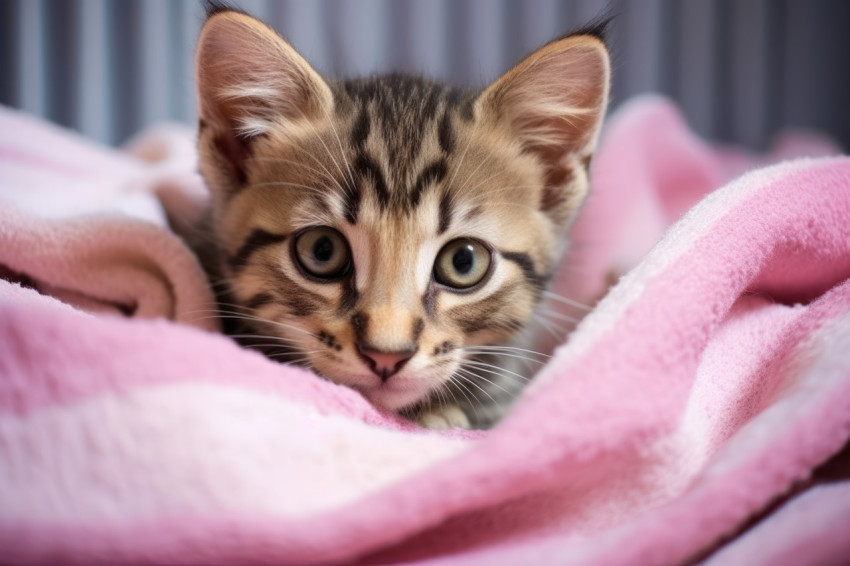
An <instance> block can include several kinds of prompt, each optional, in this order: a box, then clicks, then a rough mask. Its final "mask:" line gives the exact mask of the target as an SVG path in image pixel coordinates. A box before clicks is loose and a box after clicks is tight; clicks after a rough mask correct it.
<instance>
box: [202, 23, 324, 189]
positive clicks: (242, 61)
mask: <svg viewBox="0 0 850 566" xmlns="http://www.w3.org/2000/svg"><path fill="white" fill-rule="evenodd" d="M195 69H196V82H197V88H198V112H199V115H200V130H201V131H200V138H201V139H200V143H201V151H202V154H203V151H204V145H205V143H207V144H211V146H210V149H211V150H212V151H214V152H217V153H218V154H219V157H220V158H221V160H222V163H223V166H224V167H223V168H226V169H227V171H221V172H222V173H225V176H226V177H229V181H230V183H229V184H231V185H234V186H239V185H241V184H244V183H245V181H246V173H245V168H244V161H245V159H246V157H247V156H248V155H250V151H251V143H252V142H253V141H254V140H255V139H256V138H257V137H258V136H263V135H265V134H266V133H267V132H268V131H269V130H270V129H271V128H272V126H273V125H276V124H281V123H283V122H288V121H293V122H294V121H300V120H309V119H311V118H315V117H316V116H317V115H319V113H325V112H329V111H330V108H331V107H332V105H333V95H332V93H331V90H330V87H329V86H328V84H327V83H326V82H325V81H324V80H323V79H322V77H321V76H320V75H319V74H318V73H317V72H316V71H315V70H313V68H312V67H311V66H310V64H309V63H308V62H307V61H306V60H305V59H304V58H303V57H301V55H299V54H298V53H297V52H296V51H295V49H293V48H292V46H291V45H289V44H288V43H287V42H286V41H285V40H284V39H283V38H282V37H280V36H279V35H278V34H277V33H276V32H275V31H274V30H273V29H272V28H270V27H269V26H267V25H266V24H264V23H263V22H261V21H259V20H257V19H255V18H252V17H251V16H248V15H247V14H243V13H241V12H237V11H232V10H221V11H216V12H213V13H212V14H211V15H210V16H209V18H208V19H207V21H206V22H205V23H204V26H203V28H202V30H201V35H200V39H199V40H198V48H197V51H196V53H195ZM207 136H208V139H205V137H207ZM202 165H203V164H202ZM215 189H216V187H213V190H215Z"/></svg>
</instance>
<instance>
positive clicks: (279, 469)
mask: <svg viewBox="0 0 850 566" xmlns="http://www.w3.org/2000/svg"><path fill="white" fill-rule="evenodd" d="M11 131H14V132H15V133H14V134H12V133H10V132H11ZM192 140H193V136H192V134H191V133H190V132H189V131H188V130H187V129H185V128H181V127H177V126H173V125H163V126H160V127H157V128H155V129H153V130H150V131H148V132H145V133H142V134H140V136H139V137H137V138H135V139H134V140H132V141H131V142H130V144H128V146H127V147H126V148H125V150H124V151H115V150H108V149H105V148H101V147H98V146H96V145H94V144H91V143H90V142H87V141H85V140H82V139H80V138H78V137H76V136H74V135H72V134H70V133H67V132H64V131H62V130H59V129H58V128H56V127H55V126H52V125H50V124H45V123H43V122H39V121H38V120H36V119H35V118H31V117H29V116H26V115H23V114H20V113H16V112H13V111H11V110H5V109H2V110H0V274H2V277H0V562H2V563H10V564H51V563H55V562H56V561H62V562H66V563H85V564H120V563H126V564H131V563H132V564H140V563H149V564H197V563H204V564H222V565H225V564H233V563H240V564H376V563H380V564H400V563H404V564H422V565H436V564H452V565H467V564H468V565H472V564H488V565H491V564H492V565H497V566H498V565H502V564H504V565H512V564H583V565H584V564H589V565H595V564H598V565H600V566H602V565H604V566H608V565H617V564H623V565H630V564H660V565H665V564H670V565H673V564H683V563H694V562H697V561H699V562H701V563H704V564H708V565H711V566H717V565H726V564H765V565H767V564H771V565H773V564H778V565H780V566H783V565H789V566H790V565H793V564H800V563H806V564H815V565H828V564H836V563H841V561H842V560H844V558H845V557H846V556H847V553H848V551H850V548H848V544H847V540H848V539H847V537H846V533H847V532H848V529H850V495H848V494H849V493H850V492H848V489H847V486H848V485H850V478H848V475H850V474H848V473H847V471H846V470H844V471H840V470H839V472H837V473H834V474H833V475H831V476H829V477H827V476H825V475H824V474H822V473H820V472H819V471H818V470H821V469H823V468H822V467H821V466H822V464H823V463H824V462H827V461H829V460H830V459H831V458H834V457H835V456H836V454H839V453H840V452H841V450H842V449H843V447H845V446H846V445H847V443H848V440H849V439H850V355H848V352H850V223H848V222H846V219H847V218H848V217H850V158H848V157H842V156H838V155H837V154H838V153H839V152H838V150H837V149H836V148H835V147H834V146H833V145H831V144H830V143H829V142H828V141H825V140H823V139H821V138H817V137H812V136H810V135H789V136H786V137H785V138H783V139H782V140H781V141H780V142H779V143H778V144H777V145H776V147H775V148H774V150H772V151H771V152H769V153H768V154H766V155H761V156H757V155H751V154H747V153H744V152H742V151H740V150H735V149H733V148H728V147H721V148H718V147H714V146H712V145H711V144H709V143H708V142H706V141H704V140H702V139H700V138H699V137H698V136H697V135H696V134H695V133H693V132H692V131H690V130H689V129H688V127H687V124H686V123H685V121H684V120H683V118H682V117H681V114H680V113H679V111H678V110H677V109H676V108H675V106H674V105H673V104H672V103H670V102H669V101H667V100H666V99H664V98H661V97H658V96H651V97H640V98H636V99H634V100H632V101H629V102H627V103H626V104H624V105H623V106H622V107H621V109H620V110H619V112H618V113H617V114H615V115H614V116H612V118H611V119H610V121H609V123H608V125H607V127H606V131H605V133H604V135H603V138H602V143H601V146H600V149H599V152H598V154H597V156H596V158H595V159H594V161H593V165H592V167H593V179H594V189H593V193H592V196H591V197H590V198H589V199H588V202H587V203H586V205H585V207H584V210H583V211H582V214H581V215H580V216H579V219H578V221H577V223H576V224H575V226H574V228H573V230H572V232H571V236H570V237H571V240H572V242H573V245H572V247H571V248H570V250H569V252H568V254H567V256H566V257H565V258H564V261H563V267H562V268H561V269H560V270H559V272H558V273H557V275H556V277H555V278H554V279H553V286H552V289H551V293H549V294H547V296H546V302H545V304H544V305H543V308H545V309H548V310H549V311H550V312H551V313H554V314H556V315H557V316H559V317H563V319H562V320H564V321H573V320H575V321H578V322H577V323H576V324H575V328H574V329H573V330H572V334H571V336H570V339H569V340H568V341H566V342H564V341H563V340H562V339H560V338H559V339H555V338H553V337H547V336H542V337H541V338H540V340H539V343H538V344H537V345H536V346H535V347H536V348H537V349H538V350H541V351H544V350H545V351H552V353H553V355H552V358H551V359H550V360H549V362H548V363H547V364H546V365H545V366H544V367H543V368H542V369H541V370H540V371H539V372H538V374H537V375H536V376H535V378H534V380H533V381H532V383H531V384H530V386H529V387H528V388H527V389H526V391H524V392H523V394H522V395H521V397H520V399H519V400H518V401H517V403H516V405H515V407H514V409H513V411H512V413H511V414H510V415H509V416H508V418H506V419H505V420H504V421H503V422H502V423H500V424H499V425H498V426H497V427H496V428H494V429H493V430H490V431H483V432H482V431H458V430H454V431H440V432H437V431H424V430H422V429H419V428H418V427H416V426H415V425H413V424H412V423H409V422H407V421H404V420H403V419H401V418H400V417H397V416H394V415H388V414H384V413H381V412H379V411H378V410H376V409H375V408H374V407H372V406H371V405H370V404H369V403H368V402H367V401H366V400H365V399H364V398H363V397H362V396H360V395H359V394H358V393H356V392H355V391H353V390H351V389H348V388H345V387H341V386H337V385H335V384H333V383H330V382H328V381H326V380H322V379H319V378H317V377H316V376H315V375H313V374H311V373H310V372H308V371H306V370H304V369H300V368H295V367H289V366H285V365H280V364H277V363H274V362H272V361H270V360H268V359H266V358H264V357H262V356H260V355H259V354H257V353H256V352H251V351H246V350H244V349H241V348H239V347H237V346H236V345H235V344H234V343H232V342H231V341H230V340H229V339H227V338H226V337H223V336H221V335H218V334H216V333H213V332H199V330H215V329H216V326H215V324H214V321H213V319H211V318H207V317H206V315H205V313H206V312H207V311H208V310H209V309H210V308H211V305H212V294H211V292H210V291H209V288H208V285H207V284H206V281H205V279H204V275H203V273H202V272H201V270H200V268H199V266H198V264H197V261H195V259H194V257H193V256H192V255H191V253H190V252H189V250H188V249H187V247H186V246H185V244H184V243H183V241H182V240H181V236H182V237H190V236H191V231H192V227H193V226H194V223H195V221H196V220H197V219H198V217H199V215H200V214H201V211H202V210H203V206H204V203H205V200H206V198H207V197H206V193H205V190H204V187H203V183H202V181H201V179H200V177H199V176H198V175H197V172H196V170H195V169H196V159H197V157H196V155H195V152H194V149H193V141H192ZM830 155H831V156H830ZM803 156H807V157H805V158H802V157H803ZM792 158H793V159H792ZM175 232H176V234H175ZM612 283H613V287H612V288H610V289H609V286H611V284H612ZM115 315H119V316H115ZM559 320H561V319H559ZM571 324H572V323H571Z"/></svg>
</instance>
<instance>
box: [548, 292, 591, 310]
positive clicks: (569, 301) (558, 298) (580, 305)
mask: <svg viewBox="0 0 850 566" xmlns="http://www.w3.org/2000/svg"><path fill="white" fill-rule="evenodd" d="M543 295H544V296H545V297H546V298H547V299H552V300H553V301H558V302H559V303H564V304H565V305H570V306H571V307H576V308H579V309H584V310H586V311H588V312H589V311H591V310H593V307H591V306H589V305H586V304H584V303H580V302H578V301H576V300H573V299H570V298H567V297H565V296H563V295H559V294H557V293H553V292H552V291H543Z"/></svg>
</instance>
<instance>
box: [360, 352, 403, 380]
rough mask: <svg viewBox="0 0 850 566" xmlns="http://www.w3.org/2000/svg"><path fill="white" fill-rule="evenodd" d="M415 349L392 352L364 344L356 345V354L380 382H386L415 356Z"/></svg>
mask: <svg viewBox="0 0 850 566" xmlns="http://www.w3.org/2000/svg"><path fill="white" fill-rule="evenodd" d="M416 351H417V348H416V347H415V346H414V347H411V348H405V349H404V350H398V351H393V352H387V351H384V350H378V349H377V348H372V347H370V346H368V345H365V344H357V352H358V353H359V354H360V357H361V358H363V361H364V362H366V365H368V366H369V369H371V370H372V371H373V372H374V373H375V375H377V376H378V377H380V378H381V381H384V382H385V381H387V380H388V379H389V378H390V377H392V376H393V375H395V374H397V373H398V372H399V371H401V368H403V367H404V365H405V364H406V363H407V362H408V361H410V358H412V357H413V355H414V354H416Z"/></svg>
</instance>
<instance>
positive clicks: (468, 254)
mask: <svg viewBox="0 0 850 566" xmlns="http://www.w3.org/2000/svg"><path fill="white" fill-rule="evenodd" d="M474 263H475V254H474V252H473V250H472V246H471V245H467V246H464V247H462V248H460V249H459V250H458V251H456V252H455V255H454V256H453V257H452V266H453V267H454V268H455V271H457V272H458V273H459V274H460V275H466V274H468V273H469V272H470V271H472V265H473V264H474Z"/></svg>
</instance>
